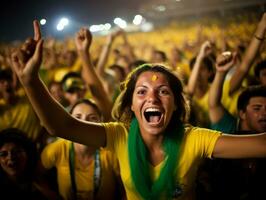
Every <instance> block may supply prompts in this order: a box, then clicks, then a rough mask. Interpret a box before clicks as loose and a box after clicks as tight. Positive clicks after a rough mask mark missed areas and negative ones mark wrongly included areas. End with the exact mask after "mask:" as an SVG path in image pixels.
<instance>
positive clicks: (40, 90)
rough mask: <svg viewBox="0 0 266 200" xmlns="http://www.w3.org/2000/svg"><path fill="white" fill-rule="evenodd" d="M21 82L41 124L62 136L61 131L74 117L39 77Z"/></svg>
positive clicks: (52, 133)
mask: <svg viewBox="0 0 266 200" xmlns="http://www.w3.org/2000/svg"><path fill="white" fill-rule="evenodd" d="M21 83H22V85H23V87H24V89H25V92H26V94H27V96H28V98H29V100H30V102H31V104H32V106H33V108H34V110H35V112H36V114H37V116H38V117H39V119H40V121H41V124H42V125H43V126H44V127H45V128H46V129H47V131H48V132H49V133H50V134H51V135H57V136H59V137H60V133H64V132H65V131H66V130H67V129H68V128H67V127H68V125H71V124H72V121H73V118H72V117H71V116H70V115H69V114H68V113H66V112H65V110H64V108H63V107H62V106H61V105H60V104H59V103H58V102H56V101H55V100H54V99H53V98H52V97H51V96H50V94H49V92H48V90H47V88H46V87H45V86H44V84H43V82H42V81H41V80H40V78H39V77H38V78H35V79H31V80H30V81H28V82H25V81H24V82H21ZM58 119H59V120H58Z"/></svg>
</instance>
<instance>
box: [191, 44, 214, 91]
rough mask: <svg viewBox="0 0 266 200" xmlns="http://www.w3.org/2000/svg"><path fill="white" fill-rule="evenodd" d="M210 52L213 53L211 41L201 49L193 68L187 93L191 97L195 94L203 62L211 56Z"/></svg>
mask: <svg viewBox="0 0 266 200" xmlns="http://www.w3.org/2000/svg"><path fill="white" fill-rule="evenodd" d="M210 52H211V43H210V42H209V41H205V42H204V43H203V44H202V45H201V47H200V51H199V54H198V55H197V58H196V61H195V64H194V66H193V69H192V72H191V75H190V77H189V80H188V85H187V93H188V94H189V95H190V96H193V94H194V93H195V90H196V85H197V81H198V77H199V72H200V70H201V65H202V61H203V59H204V58H205V57H206V56H207V55H209V54H210Z"/></svg>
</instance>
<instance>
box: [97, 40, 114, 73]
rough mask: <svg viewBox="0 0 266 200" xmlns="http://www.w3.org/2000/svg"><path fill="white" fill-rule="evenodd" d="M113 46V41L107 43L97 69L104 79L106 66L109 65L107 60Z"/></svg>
mask: <svg viewBox="0 0 266 200" xmlns="http://www.w3.org/2000/svg"><path fill="white" fill-rule="evenodd" d="M111 46H112V41H107V43H106V44H105V45H104V46H103V49H102V52H101V54H100V58H99V61H98V63H97V67H96V69H97V72H98V74H99V75H100V76H102V77H103V74H104V69H105V65H106V63H107V60H108V57H109V54H110V50H111Z"/></svg>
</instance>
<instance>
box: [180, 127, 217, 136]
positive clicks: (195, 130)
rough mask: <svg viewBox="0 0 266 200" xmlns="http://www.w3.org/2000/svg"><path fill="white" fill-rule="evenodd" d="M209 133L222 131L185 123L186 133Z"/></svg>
mask: <svg viewBox="0 0 266 200" xmlns="http://www.w3.org/2000/svg"><path fill="white" fill-rule="evenodd" d="M202 133H203V134H207V133H218V134H220V133H221V132H219V131H216V130H212V129H208V128H201V127H197V126H192V125H190V124H186V125H185V135H191V134H202Z"/></svg>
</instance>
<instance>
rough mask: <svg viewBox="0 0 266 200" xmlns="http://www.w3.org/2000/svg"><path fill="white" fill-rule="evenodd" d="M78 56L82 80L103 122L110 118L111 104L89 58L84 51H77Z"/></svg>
mask: <svg viewBox="0 0 266 200" xmlns="http://www.w3.org/2000/svg"><path fill="white" fill-rule="evenodd" d="M78 54H79V56H80V58H81V62H82V65H83V68H82V70H83V72H84V75H85V76H84V79H85V81H86V83H87V84H88V85H89V87H90V89H91V93H92V95H93V97H94V100H95V101H96V103H97V104H98V106H99V107H100V109H101V110H102V113H103V115H104V118H105V120H107V119H108V120H109V119H110V117H111V114H110V113H111V109H112V103H111V102H109V100H108V98H106V96H107V94H106V93H105V90H104V87H103V84H102V82H101V80H100V78H99V77H98V75H97V74H96V72H95V70H94V68H93V65H92V62H91V59H90V56H89V54H88V53H87V52H86V51H79V52H78Z"/></svg>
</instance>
